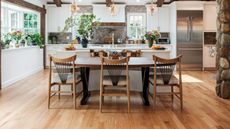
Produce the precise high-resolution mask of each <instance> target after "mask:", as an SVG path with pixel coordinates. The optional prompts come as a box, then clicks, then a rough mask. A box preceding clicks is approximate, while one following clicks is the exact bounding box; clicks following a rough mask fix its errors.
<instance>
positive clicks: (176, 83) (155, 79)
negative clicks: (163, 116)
mask: <svg viewBox="0 0 230 129" xmlns="http://www.w3.org/2000/svg"><path fill="white" fill-rule="evenodd" d="M181 58H182V56H181V55H180V56H178V57H176V58H173V59H164V58H160V57H157V56H155V55H153V60H154V62H155V63H154V75H153V76H150V78H149V82H150V84H151V85H152V86H153V106H154V108H155V106H156V96H157V95H171V98H172V101H173V98H174V95H175V96H176V97H177V98H179V100H180V106H181V107H180V109H181V110H182V109H183V94H182V93H183V91H182V77H181ZM176 65H178V66H179V67H178V68H177V71H178V75H179V78H178V79H177V78H176V77H175V75H174V74H173V73H174V70H175V67H176ZM166 86H168V87H171V91H170V92H160V93H158V92H157V87H166ZM174 87H177V88H178V90H177V91H175V89H174Z"/></svg>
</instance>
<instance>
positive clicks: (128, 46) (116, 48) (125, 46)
mask: <svg viewBox="0 0 230 129" xmlns="http://www.w3.org/2000/svg"><path fill="white" fill-rule="evenodd" d="M157 45H159V44H157ZM48 46H52V45H48ZM55 46H56V45H55ZM59 46H60V47H55V49H58V50H59V51H62V50H64V47H65V46H67V45H66V44H65V45H59ZM160 46H163V47H165V48H166V49H164V50H155V49H151V48H149V47H148V44H115V45H111V44H88V46H87V48H82V46H81V44H77V45H76V46H75V48H76V50H74V51H89V50H90V49H94V50H107V51H113V50H114V51H119V50H124V49H126V50H141V51H145V52H171V45H170V44H161V45H160Z"/></svg>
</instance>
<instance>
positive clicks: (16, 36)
mask: <svg viewBox="0 0 230 129" xmlns="http://www.w3.org/2000/svg"><path fill="white" fill-rule="evenodd" d="M23 36H24V34H23V32H22V31H19V30H18V31H12V32H10V33H8V34H7V35H6V39H7V40H8V41H9V40H10V41H12V40H14V41H16V42H17V43H19V41H20V40H21V39H22V38H23Z"/></svg>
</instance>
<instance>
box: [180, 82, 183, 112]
mask: <svg viewBox="0 0 230 129" xmlns="http://www.w3.org/2000/svg"><path fill="white" fill-rule="evenodd" d="M180 110H181V111H182V110H183V91H182V85H180Z"/></svg>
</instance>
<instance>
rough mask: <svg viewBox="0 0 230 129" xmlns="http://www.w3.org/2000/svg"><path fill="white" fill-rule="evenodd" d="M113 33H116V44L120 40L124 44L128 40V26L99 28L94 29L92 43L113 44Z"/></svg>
mask: <svg viewBox="0 0 230 129" xmlns="http://www.w3.org/2000/svg"><path fill="white" fill-rule="evenodd" d="M112 33H114V42H115V43H117V39H120V40H121V42H122V43H124V42H125V39H126V35H127V34H126V33H127V32H126V26H113V25H110V26H99V27H96V28H94V29H93V38H92V40H91V43H95V44H108V43H111V42H112Z"/></svg>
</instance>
